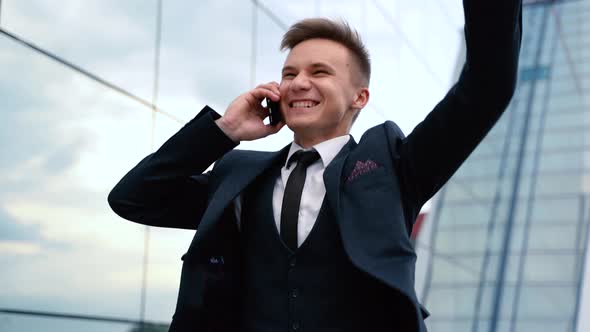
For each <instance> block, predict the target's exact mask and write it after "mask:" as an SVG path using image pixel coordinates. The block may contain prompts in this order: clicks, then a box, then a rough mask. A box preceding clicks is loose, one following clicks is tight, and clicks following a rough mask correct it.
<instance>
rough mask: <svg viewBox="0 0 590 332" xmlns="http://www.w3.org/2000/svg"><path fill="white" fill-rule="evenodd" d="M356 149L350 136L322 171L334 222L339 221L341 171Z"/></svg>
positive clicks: (354, 142)
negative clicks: (351, 152) (334, 217)
mask: <svg viewBox="0 0 590 332" xmlns="http://www.w3.org/2000/svg"><path fill="white" fill-rule="evenodd" d="M354 147H356V141H355V140H354V138H353V137H352V136H350V141H348V143H346V145H344V147H342V149H341V150H340V152H338V154H337V155H336V157H335V158H334V159H333V160H332V162H331V163H330V164H329V165H328V167H326V170H325V171H324V184H325V186H326V196H327V198H328V202H329V203H330V206H331V207H332V211H334V214H335V215H336V220H340V183H341V181H340V179H341V178H342V169H343V168H344V164H345V162H346V159H347V157H348V154H349V153H350V151H351V150H352V149H354Z"/></svg>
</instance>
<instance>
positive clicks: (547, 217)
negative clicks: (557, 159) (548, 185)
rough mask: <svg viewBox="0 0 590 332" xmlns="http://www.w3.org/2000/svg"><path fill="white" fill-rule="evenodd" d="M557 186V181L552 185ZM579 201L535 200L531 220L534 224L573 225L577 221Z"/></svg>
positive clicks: (565, 198) (576, 199)
mask: <svg viewBox="0 0 590 332" xmlns="http://www.w3.org/2000/svg"><path fill="white" fill-rule="evenodd" d="M553 185H554V187H556V186H558V185H559V184H558V181H555V182H554V183H553ZM578 212H579V199H578V198H569V197H567V196H564V198H544V199H540V198H537V199H535V206H534V208H533V214H532V218H533V220H534V222H547V223H570V224H571V223H575V222H577V221H578Z"/></svg>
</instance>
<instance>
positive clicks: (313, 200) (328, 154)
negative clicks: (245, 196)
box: [235, 135, 350, 247]
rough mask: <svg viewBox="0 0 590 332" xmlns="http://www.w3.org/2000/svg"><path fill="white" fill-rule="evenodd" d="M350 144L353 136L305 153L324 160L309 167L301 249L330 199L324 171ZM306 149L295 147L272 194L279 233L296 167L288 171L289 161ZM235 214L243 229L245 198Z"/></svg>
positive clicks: (302, 206) (238, 202) (301, 215)
mask: <svg viewBox="0 0 590 332" xmlns="http://www.w3.org/2000/svg"><path fill="white" fill-rule="evenodd" d="M349 140H350V135H345V136H338V137H334V138H332V139H329V140H327V141H323V142H321V143H319V144H316V145H314V146H313V147H311V148H309V149H305V150H312V149H315V150H316V151H317V152H318V153H319V155H320V159H318V160H316V161H315V162H314V163H312V164H311V165H309V166H308V167H307V173H306V177H305V183H304V184H303V192H302V194H301V203H300V205H299V219H298V222H297V247H299V246H301V244H302V243H303V242H304V241H305V239H306V238H307V236H308V235H309V233H310V232H311V230H312V228H313V225H314V224H315V222H316V219H317V217H318V214H319V212H320V208H321V207H322V202H323V201H324V196H325V195H326V186H325V184H324V177H323V176H324V170H325V169H326V167H327V166H328V165H329V164H330V162H332V160H333V159H334V157H336V155H337V154H338V152H340V150H342V148H343V147H344V145H346V143H348V141H349ZM302 149H303V148H302V147H301V146H299V145H298V144H297V143H295V142H293V143H291V147H290V149H289V153H288V155H287V159H286V160H285V164H284V165H283V167H282V168H281V176H279V177H278V178H277V181H276V182H275V186H274V189H273V194H272V207H273V216H274V219H275V224H276V227H277V230H278V232H279V233H280V229H281V210H282V205H283V196H284V194H285V185H286V184H287V180H288V179H289V175H290V174H291V172H292V171H293V169H294V168H295V166H296V163H292V164H291V167H289V169H287V161H288V160H289V158H291V155H293V153H295V152H297V151H298V150H302ZM235 207H236V209H235V213H236V217H237V220H238V226H240V222H241V221H240V217H241V210H242V196H241V195H240V196H238V197H237V199H236V201H235Z"/></svg>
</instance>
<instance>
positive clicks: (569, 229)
mask: <svg viewBox="0 0 590 332" xmlns="http://www.w3.org/2000/svg"><path fill="white" fill-rule="evenodd" d="M577 236H578V233H577V226H576V225H575V224H564V225H559V226H555V225H546V224H535V223H533V224H532V225H531V227H530V229H529V236H528V247H529V250H573V249H575V248H574V247H575V243H576V241H575V239H576V237H577Z"/></svg>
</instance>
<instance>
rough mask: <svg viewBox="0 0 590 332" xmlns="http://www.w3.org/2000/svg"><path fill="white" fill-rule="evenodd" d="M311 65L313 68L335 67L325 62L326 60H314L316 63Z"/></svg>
mask: <svg viewBox="0 0 590 332" xmlns="http://www.w3.org/2000/svg"><path fill="white" fill-rule="evenodd" d="M310 67H312V68H328V69H333V68H332V66H330V65H329V64H327V63H324V62H314V63H312V64H311V66H310Z"/></svg>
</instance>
